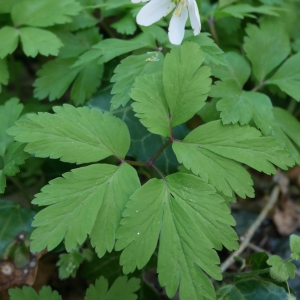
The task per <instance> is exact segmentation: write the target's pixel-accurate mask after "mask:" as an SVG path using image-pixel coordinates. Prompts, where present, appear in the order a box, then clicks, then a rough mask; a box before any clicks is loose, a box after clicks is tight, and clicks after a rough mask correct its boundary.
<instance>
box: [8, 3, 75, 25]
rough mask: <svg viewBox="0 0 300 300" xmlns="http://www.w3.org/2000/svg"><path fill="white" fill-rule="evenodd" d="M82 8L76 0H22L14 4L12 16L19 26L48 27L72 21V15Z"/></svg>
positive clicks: (15, 23)
mask: <svg viewBox="0 0 300 300" xmlns="http://www.w3.org/2000/svg"><path fill="white" fill-rule="evenodd" d="M80 10H81V6H80V4H79V3H78V2H76V1H75V0H43V1H42V2H41V1H40V0H21V1H19V2H17V3H16V4H15V5H14V6H13V8H12V11H11V17H12V20H13V22H14V25H15V26H17V27H19V26H20V25H28V26H34V27H48V26H52V25H54V24H64V23H68V22H71V21H72V18H71V16H75V15H77V14H78V13H79V12H80Z"/></svg>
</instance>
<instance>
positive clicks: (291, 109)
mask: <svg viewBox="0 0 300 300" xmlns="http://www.w3.org/2000/svg"><path fill="white" fill-rule="evenodd" d="M297 104H298V103H297V102H296V100H294V99H291V100H290V103H289V105H288V107H287V111H288V112H290V113H291V114H293V112H294V110H295V108H296V106H297Z"/></svg>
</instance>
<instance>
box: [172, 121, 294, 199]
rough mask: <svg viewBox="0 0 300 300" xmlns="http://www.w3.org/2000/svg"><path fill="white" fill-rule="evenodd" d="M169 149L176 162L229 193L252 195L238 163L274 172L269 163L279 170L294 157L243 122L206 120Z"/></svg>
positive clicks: (267, 172) (249, 180)
mask: <svg viewBox="0 0 300 300" xmlns="http://www.w3.org/2000/svg"><path fill="white" fill-rule="evenodd" d="M173 150H174V152H175V154H176V156H177V159H178V161H179V162H180V163H183V165H184V166H185V167H186V168H187V169H189V170H191V171H192V172H193V173H194V174H196V175H199V176H200V177H201V178H203V179H205V180H207V181H209V182H210V183H211V184H212V185H213V186H214V187H215V188H216V189H217V190H219V191H221V192H222V193H224V194H225V195H228V196H230V195H231V194H232V190H233V191H234V192H236V193H237V194H238V195H239V196H240V197H245V196H249V197H253V196H254V193H253V189H252V187H251V185H252V180H251V177H250V175H249V173H248V172H247V171H246V170H245V168H244V167H242V166H241V165H240V163H243V164H246V165H248V166H250V167H252V168H254V169H256V170H258V171H262V172H265V173H266V174H275V173H276V169H275V167H274V166H273V164H275V165H277V166H278V167H280V168H282V169H286V168H287V166H292V165H293V164H294V160H293V159H292V158H291V157H290V156H289V155H288V153H287V152H286V151H285V150H283V149H282V147H281V146H280V144H278V143H277V142H276V140H275V139H274V138H272V137H261V133H260V132H259V131H258V130H257V129H255V128H251V127H249V126H247V125H245V126H240V125H238V124H234V125H222V123H221V122H220V121H213V122H209V123H207V124H205V125H202V126H200V127H198V128H196V129H194V130H193V131H192V132H191V133H189V134H188V135H187V136H186V138H185V139H184V140H183V141H175V142H174V143H173Z"/></svg>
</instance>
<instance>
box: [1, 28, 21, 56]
mask: <svg viewBox="0 0 300 300" xmlns="http://www.w3.org/2000/svg"><path fill="white" fill-rule="evenodd" d="M0 41H1V46H0V58H4V57H5V56H7V55H8V54H12V53H13V52H14V51H15V50H16V49H17V47H18V42H19V32H18V30H17V29H16V28H13V27H10V26H4V27H2V28H1V29H0ZM4 41H5V42H4Z"/></svg>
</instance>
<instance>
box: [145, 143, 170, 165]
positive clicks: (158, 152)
mask: <svg viewBox="0 0 300 300" xmlns="http://www.w3.org/2000/svg"><path fill="white" fill-rule="evenodd" d="M171 143H172V140H171V139H169V140H168V141H166V142H165V143H164V144H163V145H162V146H161V147H160V148H159V149H158V151H157V152H156V153H155V154H154V155H153V156H152V158H151V159H150V160H149V162H148V163H149V165H151V164H153V163H154V162H155V161H156V159H157V158H158V157H159V155H160V154H161V153H162V152H163V151H164V150H165V149H166V148H167V147H168V146H169V145H170V144H171Z"/></svg>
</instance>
